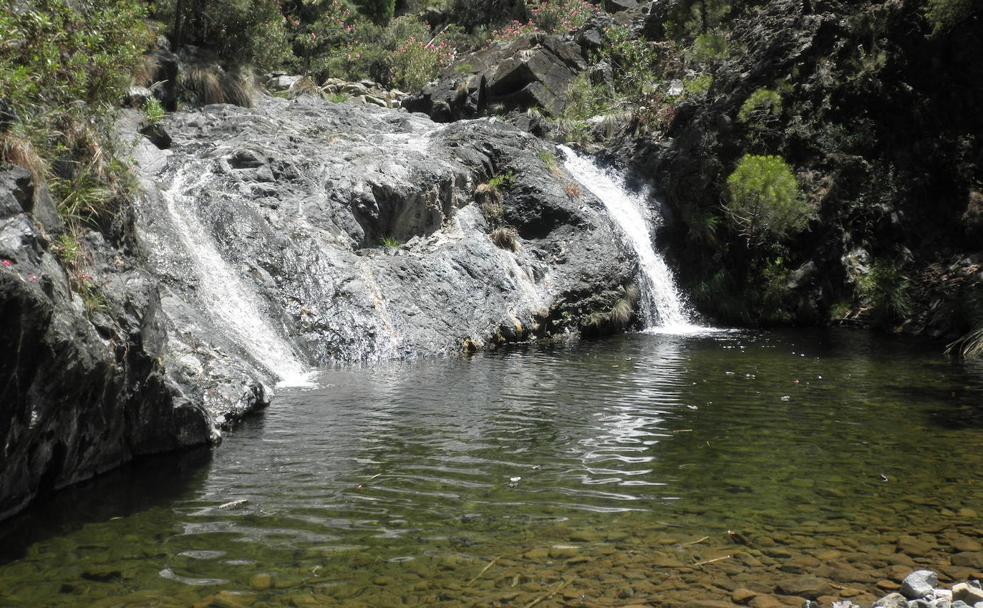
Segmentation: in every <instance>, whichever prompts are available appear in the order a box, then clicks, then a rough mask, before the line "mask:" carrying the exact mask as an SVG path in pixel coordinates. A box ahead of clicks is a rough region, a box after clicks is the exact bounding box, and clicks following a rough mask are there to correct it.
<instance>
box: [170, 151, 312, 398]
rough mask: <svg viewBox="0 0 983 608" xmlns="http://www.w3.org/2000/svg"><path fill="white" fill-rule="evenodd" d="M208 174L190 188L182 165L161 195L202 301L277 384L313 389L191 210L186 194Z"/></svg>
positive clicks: (257, 299)
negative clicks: (192, 272) (276, 380)
mask: <svg viewBox="0 0 983 608" xmlns="http://www.w3.org/2000/svg"><path fill="white" fill-rule="evenodd" d="M207 176H208V174H207V173H206V174H204V175H202V176H200V178H199V179H198V180H197V181H196V182H195V183H191V184H188V183H187V176H186V175H185V170H184V168H183V167H182V168H181V169H179V170H178V172H177V174H176V175H175V176H174V180H173V182H172V183H171V187H170V188H168V189H167V190H166V191H164V192H163V193H162V194H163V198H164V201H165V203H166V205H167V212H168V214H169V215H170V217H171V221H172V222H173V223H174V228H175V232H176V233H177V234H178V236H179V238H180V241H181V245H182V246H183V248H184V250H185V251H187V252H188V256H189V257H190V259H191V266H192V267H193V268H194V271H195V273H196V274H197V275H198V278H199V283H198V297H200V298H201V301H202V302H203V303H204V305H205V306H206V308H207V310H208V313H209V314H210V315H211V317H212V320H213V321H214V322H215V323H216V324H217V325H219V326H220V327H221V328H223V329H226V330H228V331H229V332H231V333H232V334H233V335H234V337H235V342H236V343H237V344H239V345H241V346H242V347H243V348H244V349H245V350H246V351H247V352H248V353H249V354H250V355H251V356H252V357H253V358H254V359H255V360H256V361H258V362H259V363H260V364H262V365H263V366H265V367H266V368H267V369H269V370H270V371H271V372H273V373H274V374H276V375H277V376H278V377H279V379H280V382H279V383H278V386H310V385H311V381H310V372H309V371H308V370H307V369H306V368H305V366H304V364H303V363H301V361H300V360H299V358H298V357H297V355H296V354H295V353H294V351H293V349H292V348H291V347H290V345H289V344H288V343H287V342H286V340H284V339H283V338H282V337H280V335H279V334H278V333H277V331H276V330H275V329H273V328H272V327H271V326H270V325H269V323H268V322H267V320H266V319H265V318H264V316H263V314H262V313H261V312H260V311H261V306H260V304H259V297H258V296H257V295H256V294H255V293H253V292H252V291H251V290H250V289H249V288H248V287H247V286H246V284H245V283H243V281H242V280H241V279H240V278H239V277H238V276H237V275H236V273H235V272H234V271H233V270H232V268H230V267H229V265H228V264H227V263H226V262H225V260H224V259H223V258H222V255H221V254H220V253H219V251H218V249H217V248H216V246H215V243H214V241H213V240H212V237H211V235H209V234H208V231H207V230H205V228H204V227H203V226H202V225H201V222H200V221H199V220H198V218H197V217H196V215H195V213H194V211H193V208H192V205H193V200H192V198H191V197H190V196H189V195H188V193H189V192H192V193H193V192H195V191H196V190H197V189H198V188H199V186H200V185H201V184H203V183H204V181H205V179H206V178H207Z"/></svg>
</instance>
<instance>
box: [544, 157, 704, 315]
mask: <svg viewBox="0 0 983 608" xmlns="http://www.w3.org/2000/svg"><path fill="white" fill-rule="evenodd" d="M560 149H561V150H562V151H563V154H564V155H565V156H566V160H565V162H564V163H563V165H564V167H566V169H567V171H569V172H570V174H571V175H573V176H574V178H576V180H577V181H578V182H580V184H581V185H582V186H583V187H584V188H587V189H588V190H590V191H591V192H592V193H594V195H595V196H597V198H599V199H601V202H602V203H604V206H605V207H606V208H607V210H608V213H610V214H611V218H612V219H613V220H614V221H615V223H617V224H618V226H619V227H620V228H621V231H622V232H623V233H624V235H625V238H626V239H627V241H628V244H630V245H631V247H632V249H634V250H635V253H636V254H637V255H638V265H639V270H640V272H641V275H642V276H641V277H640V278H641V280H640V283H641V288H642V312H643V314H644V315H645V324H646V326H647V330H648V331H660V332H667V333H694V332H698V331H704V330H705V328H702V327H699V326H697V325H694V324H693V323H692V319H691V315H690V314H689V312H688V311H687V310H686V305H685V303H684V302H683V299H682V297H681V296H680V294H679V290H678V289H677V288H676V281H675V280H674V279H673V276H672V272H671V271H670V270H669V267H668V266H667V265H666V262H665V260H664V259H662V256H661V255H659V254H658V253H656V251H655V249H654V248H653V247H652V235H651V232H650V231H649V212H648V207H647V206H646V204H645V200H644V199H643V198H642V196H641V195H639V194H635V193H633V192H631V191H630V190H628V188H627V187H626V186H625V183H624V178H622V177H621V176H620V175H617V174H615V173H613V172H611V171H608V170H605V169H603V168H601V167H599V166H597V165H596V164H595V163H594V162H593V161H591V160H590V159H588V158H585V157H583V156H580V155H579V154H577V153H576V152H574V151H573V150H571V149H570V148H568V147H566V146H560Z"/></svg>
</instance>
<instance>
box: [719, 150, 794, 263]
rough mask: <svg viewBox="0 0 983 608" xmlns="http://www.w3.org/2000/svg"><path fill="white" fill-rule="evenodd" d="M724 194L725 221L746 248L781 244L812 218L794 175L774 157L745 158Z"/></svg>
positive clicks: (732, 175) (735, 170)
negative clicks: (744, 239)
mask: <svg viewBox="0 0 983 608" xmlns="http://www.w3.org/2000/svg"><path fill="white" fill-rule="evenodd" d="M727 190H728V193H729V197H728V200H727V202H726V204H725V206H724V208H725V210H726V212H727V217H728V219H729V220H730V221H731V223H732V224H733V225H734V227H735V228H736V229H737V230H738V231H739V233H740V234H741V235H742V236H744V237H745V238H746V239H747V242H748V245H749V246H750V245H761V244H763V243H764V242H765V241H766V240H767V239H769V238H771V239H776V240H778V241H781V240H784V239H785V238H787V237H788V236H789V235H791V234H793V233H796V232H799V231H801V230H803V229H804V228H805V227H806V225H807V224H808V223H809V219H810V218H811V216H812V210H811V208H810V207H809V205H808V203H806V202H805V201H804V200H803V198H802V196H801V195H800V193H799V185H798V182H797V181H796V179H795V175H794V174H793V173H792V170H791V168H790V167H789V166H788V164H787V163H786V162H785V161H784V160H783V159H782V158H781V157H778V156H753V155H745V156H744V157H743V158H742V159H741V160H740V162H738V164H737V168H736V169H734V172H733V173H731V174H730V177H728V178H727Z"/></svg>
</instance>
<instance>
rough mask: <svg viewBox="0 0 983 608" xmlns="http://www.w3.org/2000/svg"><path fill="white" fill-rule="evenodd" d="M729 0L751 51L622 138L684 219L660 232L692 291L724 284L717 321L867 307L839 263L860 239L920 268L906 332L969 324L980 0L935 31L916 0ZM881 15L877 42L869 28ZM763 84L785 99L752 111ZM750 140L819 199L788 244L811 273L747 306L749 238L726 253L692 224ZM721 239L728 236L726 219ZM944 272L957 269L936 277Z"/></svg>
mask: <svg viewBox="0 0 983 608" xmlns="http://www.w3.org/2000/svg"><path fill="white" fill-rule="evenodd" d="M682 4H684V3H680V2H676V1H675V0H665V1H663V2H655V3H653V4H652V5H651V10H650V14H649V18H648V20H647V22H646V27H645V32H646V34H647V35H648V37H649V38H650V39H652V40H654V41H657V42H658V41H662V40H664V37H665V36H666V35H667V33H666V31H665V27H664V25H665V23H666V21H667V19H669V17H671V16H672V14H673V12H674V11H675V10H676V9H677V8H678V7H679V6H680V5H682ZM732 6H733V7H734V14H735V15H736V16H735V17H734V18H733V19H732V20H731V21H730V22H728V24H727V27H728V28H729V29H730V31H731V38H732V42H734V43H736V44H737V45H738V46H739V47H740V48H742V49H743V50H742V52H740V53H738V54H735V55H733V56H732V57H730V58H728V59H727V60H726V61H722V62H720V63H719V64H718V65H717V66H716V67H714V68H713V69H712V73H711V74H710V75H712V77H713V85H712V87H711V89H710V91H709V93H708V94H707V95H706V96H705V97H700V98H697V99H692V100H687V101H685V102H683V103H681V104H679V106H678V107H676V108H675V114H674V119H673V120H672V122H671V124H670V127H669V129H668V132H667V133H666V134H665V136H664V137H663V136H661V135H660V136H659V139H658V140H655V139H653V140H649V141H645V142H641V140H640V139H639V138H633V139H632V140H631V141H627V139H628V138H627V137H626V141H625V142H623V143H624V148H622V149H621V150H619V149H618V146H613V147H612V148H613V152H614V153H615V154H620V155H621V156H622V159H621V161H622V162H621V164H624V165H630V164H633V165H634V167H635V168H636V169H637V170H638V172H639V173H640V174H641V175H642V176H643V177H647V178H651V179H652V180H653V182H654V183H656V184H657V186H658V187H659V189H660V191H661V193H662V194H663V195H664V197H665V200H666V203H667V205H668V207H669V209H670V211H671V214H670V215H671V217H672V218H673V220H674V221H673V222H668V223H667V230H666V233H665V234H664V235H662V236H663V237H664V238H665V239H666V240H665V241H664V242H667V245H668V249H669V254H670V255H671V256H673V262H674V263H673V266H674V267H676V268H678V269H679V270H680V281H681V283H682V285H683V287H684V289H687V290H688V291H690V292H691V293H693V292H696V291H698V289H697V288H698V287H699V286H700V285H701V284H704V283H705V282H712V283H713V284H714V285H716V286H718V288H715V289H713V290H710V291H709V292H708V294H712V295H708V296H707V297H705V298H701V297H699V296H697V297H695V298H694V304H695V305H696V306H697V307H698V308H700V309H701V310H702V312H704V313H705V314H708V315H710V316H712V317H715V318H717V319H720V320H721V322H724V323H727V322H734V323H745V324H746V323H749V322H750V323H754V322H782V321H781V318H782V317H785V319H786V321H785V322H788V321H790V320H791V321H795V322H798V323H814V322H816V321H817V320H822V319H824V318H825V317H826V316H828V315H827V314H826V313H827V312H829V311H830V310H831V309H832V308H834V305H835V304H838V303H839V304H842V303H844V302H847V303H850V304H851V305H852V306H854V308H856V309H858V310H859V309H860V308H862V302H860V300H862V299H863V295H862V294H859V293H858V291H860V290H858V289H857V283H856V281H854V280H853V277H852V276H851V274H852V272H853V270H852V269H851V268H849V267H848V266H847V265H846V264H844V261H845V260H846V259H847V257H848V256H849V255H850V253H851V252H853V251H856V250H858V249H861V250H863V251H866V252H869V254H870V257H871V260H872V261H880V262H882V263H892V264H895V265H897V266H899V267H900V268H901V269H902V271H903V274H904V275H905V276H907V277H909V278H910V279H911V282H912V289H911V290H910V291H911V293H910V294H909V295H910V298H911V300H912V302H911V306H910V307H909V308H910V309H911V310H912V314H911V315H909V319H907V320H908V326H907V327H904V329H905V330H906V331H912V332H914V333H924V334H928V335H935V336H939V337H944V336H951V337H955V336H957V335H960V334H963V333H965V332H967V331H969V330H970V329H971V328H972V323H970V322H968V321H967V320H966V319H967V317H971V316H973V315H969V314H967V313H966V312H965V311H967V310H974V307H973V305H972V304H971V303H972V302H974V301H976V302H979V301H980V299H979V297H980V296H979V294H980V293H983V280H981V279H983V275H981V274H980V273H979V272H978V271H970V272H966V273H963V272H962V271H961V270H959V269H952V270H950V268H951V267H953V266H955V265H959V266H963V267H967V268H970V267H974V266H976V267H978V260H979V257H978V256H979V254H980V243H981V242H983V241H981V240H980V238H979V236H978V226H979V224H978V222H977V218H978V217H979V214H978V212H977V208H978V207H979V205H978V200H981V196H980V194H979V184H980V179H981V175H983V174H981V170H980V166H981V165H980V164H979V163H978V159H979V158H980V155H981V150H983V148H981V145H980V143H979V141H977V139H975V138H974V137H972V136H971V135H969V134H974V133H979V132H981V129H983V122H981V114H980V113H979V112H978V111H976V110H975V109H974V108H976V107H978V106H979V104H980V103H981V100H983V95H981V93H983V88H981V87H980V86H978V85H977V84H975V83H979V82H981V81H983V66H981V64H980V63H979V62H972V61H968V58H969V57H975V56H978V55H979V53H980V52H983V36H981V35H980V32H981V31H983V30H981V28H980V27H979V18H980V12H979V9H978V8H977V9H976V11H975V13H974V15H973V16H971V17H970V18H967V19H965V20H964V21H962V22H960V23H959V24H957V25H955V26H954V27H953V28H952V30H951V31H949V32H948V33H947V34H946V35H944V36H933V35H930V32H929V30H930V26H928V25H927V24H926V20H925V18H924V14H923V13H924V11H922V9H921V6H920V5H919V4H918V3H912V2H892V3H882V4H878V5H876V9H875V8H874V7H873V5H870V4H868V3H830V2H800V1H798V0H771V1H769V2H764V3H756V4H755V5H754V8H753V9H748V10H743V9H742V8H741V7H742V6H743V7H746V6H747V5H746V4H744V5H742V4H741V3H733V4H732ZM868 10H870V11H871V12H870V14H869V15H866V13H865V11H868ZM868 17H869V18H868ZM874 29H876V30H877V33H876V37H877V39H878V49H877V51H876V52H875V51H871V49H870V43H869V42H868V41H869V40H870V39H871V32H872V31H873V30H874ZM875 55H876V57H875ZM943 57H948V58H951V59H950V60H948V61H943V60H942V59H940V58H943ZM956 65H958V66H960V67H958V68H955V67H950V66H956ZM963 66H965V67H963ZM779 81H781V82H784V83H786V84H787V85H788V86H786V85H782V86H776V84H775V83H776V82H779ZM759 89H776V90H777V92H778V94H779V95H780V96H781V101H782V105H781V111H780V112H778V114H777V115H775V116H773V117H772V118H769V117H767V116H764V117H762V116H759V117H756V118H755V117H752V118H751V119H744V120H742V119H741V118H740V111H741V108H742V107H743V104H744V103H745V102H746V101H747V100H749V99H750V98H751V96H752V95H753V94H754V92H755V91H757V90H759ZM968 142H972V143H968ZM744 154H767V155H778V156H781V157H783V158H784V159H785V160H786V161H787V162H788V163H789V165H790V166H792V167H793V168H794V169H795V171H796V174H797V177H798V180H799V184H800V187H801V188H802V191H803V195H804V196H805V198H806V200H808V201H809V202H810V203H811V204H813V205H814V207H815V209H816V213H817V219H816V221H815V222H813V223H812V224H811V225H810V227H809V228H808V229H807V230H804V231H803V232H802V233H801V234H798V235H795V237H794V238H791V239H790V240H789V243H788V253H789V255H785V256H783V258H784V262H785V264H786V267H787V268H789V269H794V268H802V267H804V265H805V264H809V263H812V264H814V268H815V270H816V272H814V273H811V276H809V277H800V279H802V280H796V281H795V282H794V284H793V285H791V287H790V289H789V290H788V291H787V293H786V294H784V295H783V298H782V300H783V301H782V302H781V306H779V307H775V306H771V307H769V306H766V305H763V304H762V305H756V306H755V305H752V306H748V307H747V308H742V307H741V306H740V304H741V303H742V302H747V301H748V299H749V292H753V290H752V289H749V288H748V287H747V285H748V281H749V280H751V279H750V278H749V275H750V276H751V278H753V277H754V271H753V269H752V270H751V271H750V272H747V270H748V265H747V264H746V263H745V262H744V261H742V260H741V259H740V256H739V255H736V254H735V250H736V249H737V248H739V244H740V241H739V238H736V237H735V238H732V239H730V242H731V243H734V246H733V247H732V248H731V249H729V250H727V252H726V253H723V251H724V249H723V248H721V249H720V251H719V252H717V253H715V254H713V255H708V254H707V251H706V249H705V247H702V246H701V243H700V241H699V239H693V238H692V236H691V235H695V234H698V233H699V230H700V222H701V221H704V219H705V218H706V217H707V214H712V213H715V208H716V207H718V206H719V202H718V201H719V200H720V198H721V196H722V195H726V192H727V187H726V179H727V177H728V175H729V174H730V173H731V172H732V171H733V170H734V167H735V166H736V164H737V161H738V159H740V158H741V156H742V155H744ZM953 167H966V170H965V171H963V172H962V173H960V172H958V171H955V170H954V169H953ZM724 228H726V226H724ZM715 238H717V239H720V238H723V239H725V240H728V238H729V237H728V236H727V235H725V234H724V233H723V231H718V232H717V234H716V236H715ZM949 275H951V276H953V278H954V279H955V280H954V281H953V282H947V283H946V284H945V285H944V286H942V288H941V289H939V290H937V291H936V290H933V289H931V285H932V283H933V281H934V280H935V279H936V278H938V277H940V276H949ZM715 277H716V278H715ZM707 284H709V283H707ZM730 285H733V286H735V287H734V288H733V289H731V288H729V287H728V286H730ZM923 287H924V288H923ZM967 303H970V305H967ZM960 307H961V308H960ZM769 308H770V309H777V310H775V312H776V314H774V315H772V316H771V317H772V318H771V319H769V318H768V317H765V316H764V315H762V314H761V313H762V311H765V310H769ZM975 310H976V311H977V312H976V313H975V314H976V315H978V311H979V310H980V309H979V305H978V304H977V305H976V306H975ZM875 321H876V319H875ZM899 321H900V320H898V319H892V320H890V321H884V323H885V324H888V323H890V324H895V323H897V322H899ZM974 322H975V323H978V320H977V321H974Z"/></svg>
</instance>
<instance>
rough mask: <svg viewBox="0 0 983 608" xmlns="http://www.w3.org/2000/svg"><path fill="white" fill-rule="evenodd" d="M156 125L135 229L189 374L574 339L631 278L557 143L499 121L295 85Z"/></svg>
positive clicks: (629, 264)
mask: <svg viewBox="0 0 983 608" xmlns="http://www.w3.org/2000/svg"><path fill="white" fill-rule="evenodd" d="M165 129H166V130H167V132H168V133H169V135H170V136H171V138H172V140H173V143H172V145H171V147H170V149H168V150H158V149H156V148H154V147H153V146H151V145H150V144H149V142H147V141H146V140H141V142H140V145H139V147H138V151H137V159H138V161H139V164H140V167H141V176H142V179H143V181H144V184H145V186H146V190H147V192H148V195H147V196H146V197H145V198H144V200H143V201H141V203H140V204H139V205H138V206H137V210H136V211H137V213H136V215H137V227H138V233H139V235H140V240H141V242H142V243H143V244H144V246H145V248H146V249H147V250H148V252H149V268H150V269H151V271H152V272H153V273H154V274H155V275H156V276H157V277H158V278H159V279H160V281H161V284H162V290H163V291H162V293H163V297H162V300H163V312H164V316H165V318H166V319H167V320H168V326H169V329H170V333H171V337H172V340H171V342H172V344H173V346H172V347H170V350H169V351H168V354H167V355H166V356H165V361H170V362H173V365H175V366H177V367H180V368H185V369H187V370H188V373H190V374H193V375H197V376H198V377H203V378H212V377H215V376H221V375H222V374H223V373H224V372H223V371H222V370H221V369H219V370H218V371H216V370H214V369H213V368H214V366H215V365H216V362H221V361H223V360H226V361H249V362H251V364H252V365H253V366H254V368H255V374H254V377H256V378H257V379H258V380H260V381H262V382H264V383H267V384H268V383H270V382H272V381H273V380H274V379H275V378H276V377H281V378H282V377H283V376H285V375H289V374H290V371H291V370H292V369H294V368H295V367H296V365H297V364H298V363H299V364H300V365H301V366H320V365H325V364H328V363H330V362H334V361H363V360H379V359H393V358H401V357H414V356H420V355H436V354H446V353H454V352H461V351H462V350H468V349H472V348H480V347H482V346H491V345H495V344H500V343H504V342H508V341H516V340H525V339H528V338H530V337H545V336H554V337H557V336H564V335H568V334H571V333H574V334H575V333H577V332H579V331H580V330H581V329H583V328H585V327H587V325H588V324H589V323H590V322H591V319H592V318H596V317H592V315H594V313H598V312H604V311H606V310H608V309H610V308H612V307H613V306H614V305H615V304H616V303H617V301H618V300H619V299H620V298H623V297H624V294H625V293H626V290H627V289H628V288H629V287H631V285H632V284H633V282H634V276H635V268H636V264H635V262H634V261H633V259H632V258H633V256H632V255H631V254H630V253H629V251H628V250H627V249H626V248H625V247H623V246H622V245H621V244H620V242H621V240H620V238H618V236H617V232H616V228H615V227H614V226H613V225H612V223H611V221H610V220H609V218H608V216H607V214H606V213H605V211H604V208H603V205H602V204H601V203H600V202H599V201H597V200H596V199H594V198H593V197H592V196H591V195H589V194H586V193H580V192H576V193H574V192H573V190H571V189H570V188H569V187H568V186H569V184H571V183H572V181H573V180H572V178H571V177H570V176H568V175H566V174H564V172H563V171H562V169H559V168H558V167H556V166H555V164H549V165H548V164H547V163H545V162H544V161H543V160H542V158H545V157H546V155H548V154H552V151H551V146H548V145H546V144H544V143H543V142H541V141H540V140H537V139H536V138H534V137H532V136H531V135H529V134H527V133H524V132H522V131H519V130H517V129H514V128H512V127H509V126H506V125H503V124H501V123H498V122H496V121H494V120H479V121H473V122H461V123H456V124H453V125H449V126H440V125H437V124H435V123H433V122H432V121H431V120H430V119H428V118H426V117H423V116H420V115H413V114H408V113H406V112H405V111H391V110H384V109H381V108H372V107H371V106H358V107H355V106H349V105H338V104H332V103H329V102H325V101H322V100H320V99H316V98H313V97H302V98H298V99H296V100H293V101H287V100H282V99H273V98H267V99H265V100H263V101H262V102H260V103H259V104H257V107H256V108H254V109H245V108H237V107H233V106H210V107H207V108H205V109H203V110H202V111H200V112H190V113H181V114H175V115H173V116H171V117H169V118H168V119H167V121H166V123H165ZM495 176H498V179H497V180H494V181H493V183H495V182H501V183H500V184H499V185H498V186H497V187H488V186H487V185H486V186H485V187H481V188H479V186H480V185H481V184H483V183H485V182H488V181H489V180H491V179H492V178H493V177H495ZM495 229H502V230H507V231H511V232H512V233H513V234H514V237H513V239H514V240H513V241H512V242H511V244H510V246H508V247H500V246H498V245H496V243H495V242H494V241H493V239H492V238H491V237H490V234H491V233H492V232H493V231H494V230H495ZM188 234H191V236H192V239H191V240H189V239H187V238H186V237H187V235H188ZM203 256H204V257H203ZM220 265H222V266H224V268H217V266H220ZM209 273H217V275H216V276H218V277H219V278H220V279H221V280H220V281H219V282H218V283H216V282H215V281H214V279H215V276H211V277H210V276H209ZM219 303H220V304H221V305H219ZM229 307H231V309H230V308H229ZM260 334H262V340H257V339H255V338H257V336H259V335H260ZM222 365H223V366H224V365H226V364H225V363H223V364H222Z"/></svg>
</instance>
